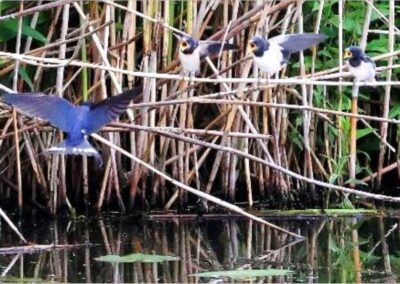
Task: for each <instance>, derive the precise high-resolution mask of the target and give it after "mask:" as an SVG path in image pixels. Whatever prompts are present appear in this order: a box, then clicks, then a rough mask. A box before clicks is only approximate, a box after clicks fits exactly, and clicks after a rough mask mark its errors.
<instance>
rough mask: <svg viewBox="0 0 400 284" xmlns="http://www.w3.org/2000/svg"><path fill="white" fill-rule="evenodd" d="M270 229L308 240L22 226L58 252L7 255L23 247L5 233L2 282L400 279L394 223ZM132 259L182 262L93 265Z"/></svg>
mask: <svg viewBox="0 0 400 284" xmlns="http://www.w3.org/2000/svg"><path fill="white" fill-rule="evenodd" d="M272 221H273V222H274V223H276V224H277V225H279V226H281V227H283V228H285V229H287V230H290V231H292V232H296V233H299V234H302V235H303V236H305V237H306V239H305V240H304V241H300V242H293V240H292V239H291V238H290V237H288V236H286V235H284V234H282V233H280V232H278V231H276V230H274V229H271V228H269V227H267V226H265V225H261V224H257V223H254V222H252V221H248V220H243V219H229V218H223V217H222V216H221V217H220V218H214V219H210V218H202V219H196V218H195V219H178V218H174V219H154V218H150V219H142V218H138V217H129V218H128V217H125V218H121V217H119V216H114V217H113V216H111V217H110V216H108V217H103V218H100V219H97V220H92V221H63V220H55V221H51V222H49V221H46V220H43V219H40V220H38V219H31V220H23V221H21V223H20V227H21V229H22V231H23V234H24V235H25V237H26V238H27V239H28V240H30V241H31V242H33V243H35V244H50V243H54V244H56V245H59V247H58V248H57V249H48V250H41V251H28V252H29V253H23V252H22V251H18V250H14V251H12V250H9V251H8V253H5V251H4V248H7V247H12V246H17V245H18V243H16V242H17V239H16V238H15V237H14V235H13V234H12V232H10V231H8V229H7V227H6V226H3V227H2V234H1V235H0V238H1V244H2V248H3V251H2V254H0V265H1V267H2V276H6V277H16V278H21V279H22V278H28V279H29V278H36V279H41V280H46V281H49V280H55V281H60V282H115V283H119V282H146V283H157V282H190V283H197V282H209V281H210V279H208V278H198V277H195V276H193V275H192V274H194V273H198V272H204V271H214V270H237V269H268V268H274V269H289V270H292V271H293V273H292V274H291V275H288V276H272V277H263V278H262V279H250V280H244V279H240V280H236V281H237V282H243V281H249V282H252V281H254V280H257V281H258V280H260V281H262V282H268V283H270V282H273V283H276V282H279V283H283V282H328V283H332V282H342V283H343V282H357V283H361V282H371V281H379V282H381V281H384V282H396V281H397V279H398V276H399V275H400V268H399V263H400V257H399V255H398V254H397V252H398V251H399V250H400V249H399V243H400V242H399V241H400V230H399V228H398V227H397V224H398V222H399V220H398V219H396V218H384V217H373V218H372V217H369V218H361V217H360V218H335V219H334V218H305V219H287V218H285V219H284V220H282V219H278V218H276V219H272ZM62 245H69V246H68V247H65V248H64V247H62ZM71 245H72V246H71ZM131 253H143V254H158V255H171V256H178V257H179V258H180V260H179V261H170V262H162V263H120V264H112V263H106V262H99V261H96V260H95V259H94V258H96V257H99V256H102V255H108V254H116V255H127V254H131ZM214 280H216V279H214ZM218 280H223V281H226V282H233V281H235V280H232V279H218Z"/></svg>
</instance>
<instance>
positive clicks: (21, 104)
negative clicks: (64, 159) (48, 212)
mask: <svg viewBox="0 0 400 284" xmlns="http://www.w3.org/2000/svg"><path fill="white" fill-rule="evenodd" d="M141 89H142V88H141V87H138V88H133V89H131V90H128V91H125V92H123V93H122V94H120V95H117V96H112V97H109V98H107V99H104V100H102V101H100V102H99V103H97V104H90V103H84V104H82V105H80V106H75V105H73V104H71V103H70V102H69V101H67V100H65V99H63V98H60V97H55V96H48V95H45V94H35V93H20V94H3V95H1V96H0V99H1V101H3V102H4V103H6V104H9V105H11V106H13V107H15V108H17V109H18V110H20V111H21V112H22V113H23V114H26V115H27V116H31V117H37V118H41V119H43V120H47V121H49V122H50V123H51V124H52V125H53V126H54V127H57V128H59V129H61V130H62V131H63V132H66V134H67V137H66V138H65V140H63V141H61V143H60V144H58V145H57V146H53V147H51V148H49V149H48V150H46V152H47V153H50V154H72V155H82V156H94V157H95V158H96V161H101V156H100V154H99V153H98V152H97V150H96V149H95V148H93V146H92V145H91V144H90V143H89V142H88V135H90V134H91V133H94V132H96V131H99V130H100V129H101V128H102V127H103V126H104V125H105V124H107V123H108V122H110V121H112V120H114V119H115V118H117V117H118V116H119V115H120V114H122V113H123V112H124V111H125V109H126V108H127V107H128V105H129V103H130V101H131V100H132V99H133V98H134V97H135V96H137V95H139V94H140V93H141Z"/></svg>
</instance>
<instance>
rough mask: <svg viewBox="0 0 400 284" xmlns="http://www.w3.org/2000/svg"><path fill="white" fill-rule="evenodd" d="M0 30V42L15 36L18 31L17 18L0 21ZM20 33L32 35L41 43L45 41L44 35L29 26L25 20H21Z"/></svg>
mask: <svg viewBox="0 0 400 284" xmlns="http://www.w3.org/2000/svg"><path fill="white" fill-rule="evenodd" d="M0 30H1V33H0V43H1V42H6V41H8V40H11V39H14V38H16V36H17V31H18V20H17V19H9V20H4V21H0ZM21 33H22V35H25V36H28V37H32V38H33V39H36V40H38V41H40V42H42V43H47V39H46V37H45V36H44V35H42V34H41V33H40V32H38V31H37V30H35V29H33V28H31V27H30V26H29V24H28V23H27V20H24V21H23V22H22V29H21Z"/></svg>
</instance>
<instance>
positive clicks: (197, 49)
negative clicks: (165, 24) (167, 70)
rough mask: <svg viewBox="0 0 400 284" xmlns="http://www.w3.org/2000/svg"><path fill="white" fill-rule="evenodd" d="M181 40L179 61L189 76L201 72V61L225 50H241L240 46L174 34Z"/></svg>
mask: <svg viewBox="0 0 400 284" xmlns="http://www.w3.org/2000/svg"><path fill="white" fill-rule="evenodd" d="M173 34H174V36H175V37H176V38H177V39H178V40H179V60H180V62H181V64H182V69H183V71H184V72H185V73H188V74H189V75H194V74H196V73H197V71H199V70H200V61H201V60H202V59H203V58H205V57H207V56H209V55H211V54H216V53H219V52H220V51H221V48H222V49H223V50H235V49H239V47H238V46H236V45H234V44H230V43H222V42H219V41H207V40H195V39H194V38H193V37H191V36H189V35H185V34H178V33H173Z"/></svg>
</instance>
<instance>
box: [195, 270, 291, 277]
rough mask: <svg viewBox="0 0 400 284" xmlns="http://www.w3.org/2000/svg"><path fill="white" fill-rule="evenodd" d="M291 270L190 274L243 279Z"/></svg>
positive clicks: (279, 273)
mask: <svg viewBox="0 0 400 284" xmlns="http://www.w3.org/2000/svg"><path fill="white" fill-rule="evenodd" d="M291 273H293V271H291V270H285V269H251V270H223V271H209V272H201V273H194V274H191V275H190V276H197V277H229V278H233V279H244V278H254V277H265V276H277V275H289V274H291Z"/></svg>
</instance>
